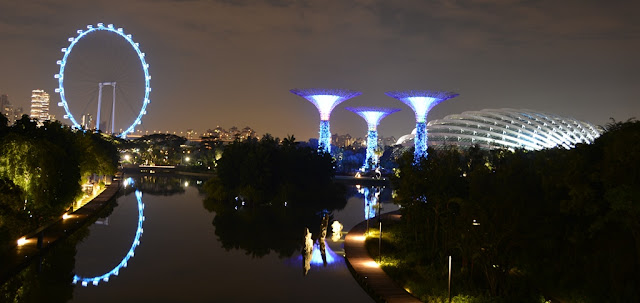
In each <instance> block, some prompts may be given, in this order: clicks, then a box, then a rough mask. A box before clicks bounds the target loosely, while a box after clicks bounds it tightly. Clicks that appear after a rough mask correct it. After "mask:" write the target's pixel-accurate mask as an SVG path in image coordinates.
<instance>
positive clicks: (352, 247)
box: [344, 211, 422, 303]
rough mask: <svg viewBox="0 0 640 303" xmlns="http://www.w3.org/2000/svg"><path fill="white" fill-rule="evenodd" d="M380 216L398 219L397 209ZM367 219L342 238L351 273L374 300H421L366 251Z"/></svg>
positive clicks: (384, 218)
mask: <svg viewBox="0 0 640 303" xmlns="http://www.w3.org/2000/svg"><path fill="white" fill-rule="evenodd" d="M381 218H382V219H383V220H386V219H391V220H393V219H399V218H400V214H399V211H393V212H389V213H386V214H382V215H381ZM366 228H367V221H362V222H360V223H358V224H357V225H356V226H354V227H353V228H352V229H351V230H349V232H348V233H347V235H346V237H345V240H344V251H345V256H344V258H345V261H346V263H347V267H348V268H349V271H350V272H351V275H353V277H354V278H355V279H356V281H358V284H360V286H362V288H363V289H364V290H365V291H366V292H367V293H368V294H369V295H370V296H371V298H372V299H374V300H375V301H376V302H407V303H409V302H422V301H420V300H418V299H417V298H416V297H414V296H412V295H411V294H410V293H409V292H407V291H406V290H405V289H404V288H402V287H401V286H399V285H397V284H396V283H395V282H394V281H393V280H392V279H391V278H390V277H389V276H388V275H387V274H386V273H385V272H384V271H383V270H382V268H380V266H379V265H378V263H376V262H375V261H374V259H373V258H372V257H371V256H370V255H369V253H368V252H367V248H366V247H365V239H366V238H365V236H364V233H365V232H366Z"/></svg>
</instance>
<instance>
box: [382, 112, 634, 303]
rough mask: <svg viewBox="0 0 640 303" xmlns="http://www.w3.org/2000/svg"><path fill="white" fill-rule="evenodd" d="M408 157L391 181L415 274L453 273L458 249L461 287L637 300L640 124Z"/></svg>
mask: <svg viewBox="0 0 640 303" xmlns="http://www.w3.org/2000/svg"><path fill="white" fill-rule="evenodd" d="M412 161H413V159H412V155H410V154H405V155H404V156H403V157H402V158H401V160H400V161H399V162H400V163H399V171H398V178H396V179H395V180H394V186H395V188H396V193H397V198H396V201H397V203H399V204H401V205H402V207H403V208H402V212H403V217H402V218H403V223H402V227H401V228H402V232H401V233H399V234H400V235H401V239H399V242H400V243H401V246H402V249H403V250H404V251H405V252H406V260H407V264H409V265H408V266H407V268H415V272H414V273H413V274H415V275H420V274H423V275H425V274H426V275H431V277H429V278H431V279H441V281H446V275H447V267H446V266H447V263H446V258H447V256H449V255H452V256H453V260H454V261H453V262H454V278H453V280H454V294H455V293H457V294H466V295H472V296H480V297H483V298H486V297H489V298H495V299H496V300H497V301H505V300H506V301H514V302H515V301H518V302H525V301H527V299H531V300H532V301H538V300H539V298H540V294H543V295H545V296H547V297H550V298H553V299H560V300H561V301H567V302H569V301H571V302H575V301H577V302H597V301H603V302H639V301H640V122H637V121H629V122H625V123H612V124H610V125H608V127H607V131H606V132H605V133H604V134H603V135H602V136H601V137H599V138H598V139H597V140H596V141H595V143H593V144H591V145H578V146H576V147H575V148H574V149H571V150H564V149H549V150H542V151H536V152H527V151H523V150H517V151H515V152H510V151H504V150H493V151H483V150H479V149H477V148H471V149H470V150H468V151H464V152H463V151H459V150H457V149H455V148H449V149H445V150H438V151H436V150H430V151H429V158H428V159H427V160H423V161H421V162H420V163H418V164H417V165H413V163H412ZM418 268H421V269H418ZM445 283H446V282H445ZM443 285H444V287H446V284H443ZM554 301H555V300H554Z"/></svg>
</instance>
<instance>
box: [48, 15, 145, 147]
mask: <svg viewBox="0 0 640 303" xmlns="http://www.w3.org/2000/svg"><path fill="white" fill-rule="evenodd" d="M96 31H107V32H111V33H114V34H117V35H118V36H120V37H122V38H124V39H125V40H126V41H127V42H128V43H129V44H130V45H131V47H132V48H133V49H134V51H135V52H136V53H137V57H138V59H139V60H140V66H141V67H142V72H143V74H144V75H145V78H144V80H145V81H144V90H143V93H144V97H143V98H142V102H141V103H142V105H141V108H140V111H139V113H138V114H137V117H138V118H137V119H135V120H134V121H133V123H132V124H131V125H130V126H128V127H126V128H125V129H126V130H125V131H124V132H122V133H121V134H120V137H122V138H125V137H126V136H127V134H128V133H131V132H132V131H133V128H134V126H135V125H139V124H140V123H141V122H140V117H141V116H143V115H144V114H143V113H146V107H147V105H148V104H149V101H148V100H149V93H150V92H151V87H150V83H149V80H150V79H151V76H149V64H148V63H147V62H146V61H145V60H144V58H145V53H143V52H142V51H140V48H139V44H138V43H137V42H134V41H133V40H132V37H133V36H132V35H131V34H125V33H124V29H123V28H121V27H119V28H117V29H116V28H115V27H114V25H113V24H108V25H107V26H106V27H105V26H104V23H102V22H101V23H98V24H97V27H96V28H94V27H93V25H91V24H89V25H87V30H86V31H83V30H77V33H78V36H77V37H72V38H69V39H67V40H68V41H69V42H70V44H69V46H68V47H65V48H62V49H61V52H62V53H64V55H63V58H62V60H58V61H56V64H58V65H59V66H60V72H59V73H58V74H55V75H54V78H56V79H58V88H57V89H56V92H58V93H60V98H61V102H60V103H59V105H60V104H62V105H60V106H62V107H64V110H65V112H66V115H65V118H68V119H69V120H70V121H71V123H72V124H73V127H75V128H81V125H80V123H78V121H76V119H75V118H74V116H73V115H72V113H71V111H70V109H69V105H68V102H67V99H66V96H65V94H64V85H65V83H64V72H65V69H66V67H67V60H68V57H69V55H70V54H71V51H72V49H73V48H74V46H75V45H76V43H78V42H79V41H80V40H82V38H84V37H86V36H88V35H89V34H90V33H93V32H96ZM105 83H106V82H105ZM112 83H113V86H114V87H115V82H112ZM114 91H115V88H114ZM98 115H99V114H98Z"/></svg>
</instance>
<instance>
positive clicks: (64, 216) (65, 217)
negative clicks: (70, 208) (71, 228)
mask: <svg viewBox="0 0 640 303" xmlns="http://www.w3.org/2000/svg"><path fill="white" fill-rule="evenodd" d="M69 218H71V215H70V214H68V213H64V215H62V220H66V219H69Z"/></svg>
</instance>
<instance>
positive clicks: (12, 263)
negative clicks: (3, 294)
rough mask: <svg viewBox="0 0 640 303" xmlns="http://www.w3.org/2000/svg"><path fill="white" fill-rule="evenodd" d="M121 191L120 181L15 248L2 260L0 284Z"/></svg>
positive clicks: (36, 232)
mask: <svg viewBox="0 0 640 303" xmlns="http://www.w3.org/2000/svg"><path fill="white" fill-rule="evenodd" d="M119 189H120V181H118V180H114V181H113V182H112V183H111V184H110V185H108V186H107V188H106V189H105V190H104V191H103V192H102V193H100V194H99V195H98V196H97V197H95V198H93V200H91V201H90V202H89V203H87V204H85V205H84V206H83V207H81V208H80V209H78V210H76V211H75V212H73V213H71V216H70V217H69V218H67V219H62V218H61V219H60V220H58V221H56V222H53V223H51V224H49V225H48V226H46V227H44V228H40V229H38V230H37V231H35V232H33V233H32V234H29V235H27V236H26V238H27V243H25V244H24V245H21V246H13V247H11V248H10V249H9V251H8V252H6V253H4V254H3V255H2V259H1V260H0V285H2V284H3V283H4V282H6V281H7V280H8V279H9V278H11V277H12V276H13V275H15V274H17V273H19V272H20V271H21V270H22V269H23V268H25V267H27V266H28V265H29V264H30V262H31V261H32V260H34V259H35V258H38V257H41V256H42V255H44V254H45V253H46V252H47V251H48V250H49V249H50V248H51V247H52V246H53V245H54V244H56V243H57V242H58V241H59V240H61V239H64V238H66V237H68V236H69V235H71V234H72V233H73V232H75V231H76V230H78V229H79V228H80V227H82V226H84V225H85V224H86V223H87V222H89V220H90V219H91V218H93V217H95V216H96V215H97V214H98V213H99V212H100V210H102V209H103V208H104V207H105V206H106V205H107V204H108V202H109V201H111V198H113V197H114V196H115V195H116V193H117V192H118V190H119Z"/></svg>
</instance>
